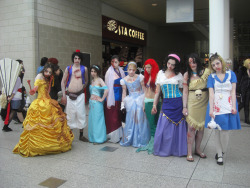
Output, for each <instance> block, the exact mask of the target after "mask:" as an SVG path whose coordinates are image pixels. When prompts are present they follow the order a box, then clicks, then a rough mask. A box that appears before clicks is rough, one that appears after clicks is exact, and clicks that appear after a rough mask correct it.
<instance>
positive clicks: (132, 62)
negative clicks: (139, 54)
mask: <svg viewBox="0 0 250 188" xmlns="http://www.w3.org/2000/svg"><path fill="white" fill-rule="evenodd" d="M130 64H134V65H135V66H136V67H137V64H136V63H135V62H134V61H130V62H129V63H128V65H130Z"/></svg>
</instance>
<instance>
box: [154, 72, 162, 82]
mask: <svg viewBox="0 0 250 188" xmlns="http://www.w3.org/2000/svg"><path fill="white" fill-rule="evenodd" d="M161 74H162V70H160V71H159V72H158V74H157V77H156V81H155V85H157V84H160V77H161Z"/></svg>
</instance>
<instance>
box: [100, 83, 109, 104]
mask: <svg viewBox="0 0 250 188" xmlns="http://www.w3.org/2000/svg"><path fill="white" fill-rule="evenodd" d="M99 79H100V83H101V86H102V87H105V86H106V84H105V82H104V81H103V80H102V79H101V78H99ZM108 92H109V90H108V88H107V89H105V90H104V94H103V96H102V98H101V100H99V102H103V101H104V100H105V98H106V97H107V96H108Z"/></svg>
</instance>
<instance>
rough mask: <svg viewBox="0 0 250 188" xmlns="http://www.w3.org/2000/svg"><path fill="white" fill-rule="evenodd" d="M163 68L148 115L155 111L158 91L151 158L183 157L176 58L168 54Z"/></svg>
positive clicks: (183, 126) (184, 146)
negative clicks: (153, 156) (161, 102)
mask: <svg viewBox="0 0 250 188" xmlns="http://www.w3.org/2000/svg"><path fill="white" fill-rule="evenodd" d="M165 60H166V61H165V62H166V64H165V66H166V68H164V69H163V70H160V71H159V73H158V75H157V79H156V94H155V98H154V104H153V108H152V113H153V114H155V113H156V112H157V108H156V106H157V103H158V99H159V95H160V91H161V90H162V93H163V104H162V111H161V113H160V117H159V120H158V123H157V127H156V132H155V138H154V155H158V156H162V157H166V156H171V155H173V156H179V157H180V156H186V155H187V125H186V121H185V118H184V116H183V114H182V110H183V105H182V93H181V91H180V89H179V88H182V82H183V76H182V74H181V73H180V72H179V71H180V58H179V56H177V55H176V54H169V55H168V57H167V58H166V59H165Z"/></svg>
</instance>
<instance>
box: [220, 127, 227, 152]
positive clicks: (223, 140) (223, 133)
mask: <svg viewBox="0 0 250 188" xmlns="http://www.w3.org/2000/svg"><path fill="white" fill-rule="evenodd" d="M220 135H221V138H220V139H221V144H222V152H223V153H225V152H226V151H227V146H228V141H229V131H228V130H221V132H220Z"/></svg>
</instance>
